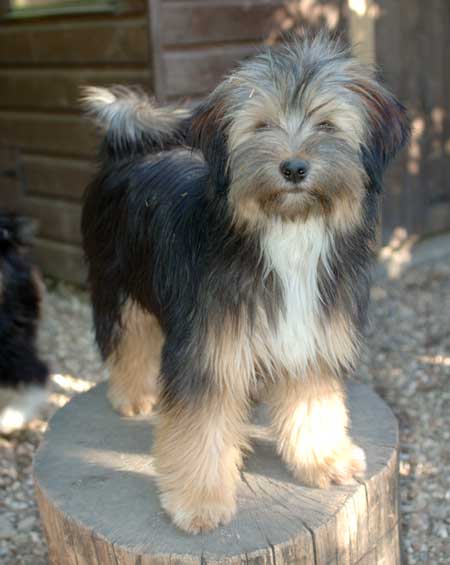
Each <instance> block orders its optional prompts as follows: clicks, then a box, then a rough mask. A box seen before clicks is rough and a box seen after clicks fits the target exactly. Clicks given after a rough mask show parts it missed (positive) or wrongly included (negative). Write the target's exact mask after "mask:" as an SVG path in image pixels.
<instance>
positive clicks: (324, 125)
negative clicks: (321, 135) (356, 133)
mask: <svg viewBox="0 0 450 565" xmlns="http://www.w3.org/2000/svg"><path fill="white" fill-rule="evenodd" d="M317 127H318V128H319V129H320V130H321V131H329V132H333V131H336V126H335V125H334V124H332V123H331V122H329V121H328V120H324V121H323V122H320V124H318V126H317Z"/></svg>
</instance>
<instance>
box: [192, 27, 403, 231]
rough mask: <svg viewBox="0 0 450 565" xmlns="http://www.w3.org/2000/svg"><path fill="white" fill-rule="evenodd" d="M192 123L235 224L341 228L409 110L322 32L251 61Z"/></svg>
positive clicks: (374, 181)
mask: <svg viewBox="0 0 450 565" xmlns="http://www.w3.org/2000/svg"><path fill="white" fill-rule="evenodd" d="M193 124H194V128H196V127H197V128H198V129H197V132H198V134H199V138H200V146H202V147H203V150H204V153H205V156H206V159H207V160H208V162H209V164H210V167H211V169H212V173H213V175H216V180H218V181H219V184H220V182H223V183H224V184H226V185H227V187H228V191H229V192H228V194H229V199H230V202H231V204H232V206H233V210H234V214H235V217H236V220H237V221H244V222H245V223H248V224H251V225H254V224H255V223H256V224H261V223H262V222H265V221H266V220H267V218H270V217H273V216H276V217H281V218H283V219H290V220H296V219H301V218H306V217H308V216H310V215H317V214H320V215H326V216H328V217H329V218H330V219H331V221H333V222H334V224H335V225H336V226H337V227H340V228H342V229H345V228H346V227H347V226H349V225H355V223H357V222H358V221H360V219H361V205H362V201H363V198H364V194H365V191H366V190H368V189H370V188H372V189H374V187H375V189H376V187H377V186H378V185H379V181H380V179H379V177H380V175H381V171H382V170H383V168H384V166H385V165H386V164H387V162H388V160H389V159H390V158H391V157H392V156H393V154H394V153H395V152H396V150H397V149H398V148H399V147H400V146H401V145H402V144H403V142H404V140H405V139H406V137H407V131H408V126H407V120H406V117H405V112H404V109H403V107H402V106H401V105H400V104H399V103H398V102H397V101H396V100H395V98H393V96H392V95H391V94H389V93H388V92H387V91H386V89H385V88H383V87H382V86H381V85H380V84H379V83H377V82H376V81H375V79H374V78H373V77H372V75H371V72H370V70H369V69H367V68H365V67H364V66H363V65H361V64H360V63H358V62H357V61H356V60H355V59H354V58H352V57H351V56H350V55H349V53H348V52H347V51H346V50H345V49H343V48H342V46H341V45H340V44H339V43H337V42H335V41H332V40H330V39H328V38H326V37H325V36H323V35H322V36H317V37H316V38H314V39H309V40H308V39H307V40H304V41H302V42H300V41H297V42H295V43H294V44H291V45H286V46H283V47H281V48H278V49H274V50H268V51H266V52H265V53H262V54H261V55H259V56H257V57H256V58H255V59H253V60H251V61H248V62H246V63H244V64H243V65H242V67H241V68H240V69H239V70H238V71H237V72H236V73H234V74H233V75H232V76H231V77H229V78H228V79H227V80H226V81H224V82H223V83H222V84H221V85H220V86H219V87H218V88H217V89H216V90H215V91H214V92H213V94H212V95H211V96H210V98H209V99H208V100H207V101H206V103H205V104H204V105H203V107H202V108H200V110H199V111H198V113H197V115H196V116H195V117H194V122H193ZM202 136H203V138H204V139H202ZM221 177H226V181H223V179H221Z"/></svg>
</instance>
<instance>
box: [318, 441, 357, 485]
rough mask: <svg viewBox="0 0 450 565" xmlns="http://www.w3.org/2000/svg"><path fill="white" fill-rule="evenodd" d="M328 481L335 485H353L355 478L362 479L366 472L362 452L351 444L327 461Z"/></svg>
mask: <svg viewBox="0 0 450 565" xmlns="http://www.w3.org/2000/svg"><path fill="white" fill-rule="evenodd" d="M327 465H328V466H329V474H330V479H331V481H332V482H333V483H335V484H337V485H349V484H353V483H354V482H355V481H354V479H355V478H356V477H363V476H364V474H365V472H366V455H365V453H364V451H363V450H362V449H361V448H360V447H358V446H357V445H355V444H354V443H351V442H350V444H349V445H348V446H347V447H346V448H345V449H343V450H342V451H340V452H338V453H337V454H336V455H334V456H333V457H331V461H329V462H328V461H327Z"/></svg>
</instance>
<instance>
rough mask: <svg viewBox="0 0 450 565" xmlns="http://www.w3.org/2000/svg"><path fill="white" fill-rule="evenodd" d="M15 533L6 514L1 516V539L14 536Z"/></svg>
mask: <svg viewBox="0 0 450 565" xmlns="http://www.w3.org/2000/svg"><path fill="white" fill-rule="evenodd" d="M15 533H16V531H15V529H14V527H13V525H12V524H11V522H10V521H9V520H8V519H7V518H6V517H5V516H0V539H9V538H12V537H13V536H14V534H15Z"/></svg>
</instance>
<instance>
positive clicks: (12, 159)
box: [0, 143, 25, 212]
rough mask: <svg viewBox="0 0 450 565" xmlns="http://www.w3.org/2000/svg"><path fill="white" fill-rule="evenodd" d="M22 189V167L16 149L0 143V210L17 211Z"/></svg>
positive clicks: (20, 202)
mask: <svg viewBox="0 0 450 565" xmlns="http://www.w3.org/2000/svg"><path fill="white" fill-rule="evenodd" d="M24 188H25V186H24V174H23V166H22V161H21V158H20V154H19V152H18V150H17V148H15V147H12V146H10V145H5V144H2V143H0V209H2V210H8V211H14V212H17V211H19V210H20V207H21V204H22V199H23V196H24Z"/></svg>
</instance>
